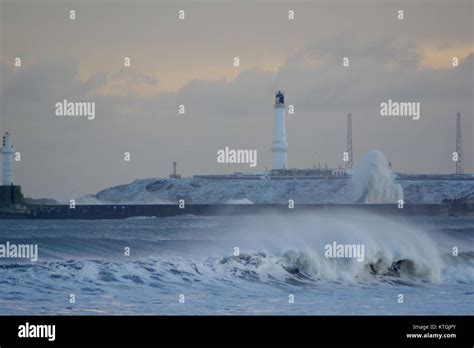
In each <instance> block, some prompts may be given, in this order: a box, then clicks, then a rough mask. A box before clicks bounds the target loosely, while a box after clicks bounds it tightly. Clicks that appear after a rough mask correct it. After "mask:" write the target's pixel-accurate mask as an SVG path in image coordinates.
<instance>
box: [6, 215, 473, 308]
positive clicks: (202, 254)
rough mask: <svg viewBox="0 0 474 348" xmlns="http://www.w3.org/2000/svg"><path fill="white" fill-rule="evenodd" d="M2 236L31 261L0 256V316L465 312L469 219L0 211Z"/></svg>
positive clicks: (469, 302) (469, 291) (469, 295)
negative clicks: (30, 254)
mask: <svg viewBox="0 0 474 348" xmlns="http://www.w3.org/2000/svg"><path fill="white" fill-rule="evenodd" d="M7 241H8V242H10V243H17V244H22V243H24V244H38V250H39V259H38V261H36V262H32V261H30V260H25V259H13V258H8V259H7V258H0V314H14V315H24V314H64V315H68V314H70V315H75V314H98V315H101V314H193V315H194V314H288V315H297V314H311V315H318V314H325V315H332V314H368V315H369V314H474V286H473V285H474V217H417V218H411V219H407V218H399V217H398V218H396V219H390V218H382V217H378V216H374V215H370V214H361V213H360V212H358V213H357V214H355V213H352V212H345V213H337V214H336V213H329V212H326V213H321V214H305V215H292V216H277V215H268V216H232V217H229V216H223V217H202V216H184V217H170V218H133V219H128V220H102V221H67V220H62V221H61V220H50V221H46V220H44V221H42V220H16V221H15V220H0V244H5V243H6V242H7ZM334 241H335V242H337V243H348V244H355V243H357V244H363V245H364V247H365V257H364V260H363V261H362V262H359V261H357V260H356V259H353V258H339V259H331V258H327V257H325V253H324V250H325V249H324V248H325V245H326V244H329V243H332V242H334ZM454 247H457V248H458V250H459V254H458V255H457V256H453V248H454ZM126 248H129V250H130V255H129V256H126V255H125V251H126V250H128V249H126ZM237 248H238V249H237ZM237 251H238V253H237ZM71 294H74V297H75V303H71V302H70V298H71V297H70V295H71ZM400 295H403V303H399V299H400ZM290 299H294V303H290V302H292V301H289V300H290ZM180 300H181V301H180ZM183 300H184V301H183Z"/></svg>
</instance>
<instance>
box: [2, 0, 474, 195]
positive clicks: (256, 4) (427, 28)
mask: <svg viewBox="0 0 474 348" xmlns="http://www.w3.org/2000/svg"><path fill="white" fill-rule="evenodd" d="M0 4H1V5H0V40H1V41H0V102H1V105H0V131H1V132H2V133H3V132H4V131H9V132H11V133H12V134H13V141H14V145H15V148H16V150H17V151H20V152H21V154H22V161H21V162H20V163H15V166H14V176H15V183H16V184H19V185H22V186H23V192H24V194H25V195H26V196H32V197H52V198H57V199H61V200H66V199H69V198H72V197H77V196H80V195H83V194H88V193H95V192H97V191H99V190H101V189H103V188H106V187H110V186H113V185H118V184H123V183H127V182H130V181H133V180H134V179H136V178H150V177H159V176H168V174H169V173H170V172H171V168H172V166H171V163H172V162H173V161H177V162H178V171H179V172H180V173H181V174H183V175H185V176H189V175H192V174H205V173H206V174H209V173H230V172H233V171H250V170H251V168H249V167H248V165H234V166H231V165H223V164H218V163H217V161H216V152H217V150H218V149H222V148H224V147H226V146H229V147H230V148H234V149H257V150H258V166H257V168H256V170H257V171H263V170H265V168H266V167H271V150H270V146H271V142H272V131H273V101H274V93H275V91H276V90H277V89H282V90H283V91H284V92H285V96H286V102H287V104H293V105H294V106H295V114H294V115H291V116H288V118H287V140H288V144H289V147H288V165H289V166H290V167H298V168H309V167H312V166H313V164H315V163H316V164H317V163H318V162H320V163H321V165H324V164H325V163H327V164H328V166H330V167H337V166H338V165H339V164H342V153H343V151H344V150H345V137H346V117H347V113H348V112H352V117H353V142H354V157H355V158H354V159H355V162H357V161H358V160H359V159H360V158H361V157H362V156H363V155H364V154H365V153H367V152H368V151H369V150H370V149H380V150H381V151H382V152H383V153H384V154H385V156H386V157H387V159H388V160H389V161H390V162H391V163H392V166H393V168H394V169H395V170H396V171H401V172H409V173H414V172H415V173H449V172H453V171H454V165H453V162H452V160H451V155H452V152H453V151H455V141H456V139H455V135H456V133H455V131H456V111H457V110H458V109H459V110H460V111H461V113H462V116H463V137H464V152H465V153H464V161H465V170H466V171H468V172H473V169H474V166H473V162H474V161H473V158H474V152H473V149H474V146H473V145H474V143H473V138H474V128H473V127H474V125H473V116H472V115H473V78H474V76H473V74H474V72H473V64H474V47H473V37H474V29H473V2H472V1H470V0H469V1H453V0H450V1H448V0H446V1H410V2H408V1H363V2H361V1H316V0H315V1H287V2H284V1H240V2H237V1H232V2H230V1H169V2H165V1H121V2H117V1H114V2H112V1H41V0H39V1H18V0H15V1H9V0H7V1H5V0H0ZM71 9H74V10H75V11H76V19H75V20H70V19H69V11H70V10H71ZM181 9H183V10H185V16H186V17H185V20H184V21H183V20H179V19H178V11H179V10H181ZM290 9H292V10H294V11H295V19H294V20H289V19H288V11H289V10H290ZM400 9H401V10H404V16H405V18H404V19H403V20H398V19H397V11H398V10H400ZM346 56H347V57H349V59H350V67H349V68H344V67H343V66H342V59H343V57H346ZM15 57H21V60H22V66H21V67H15V66H14V59H15ZM124 57H130V58H131V67H124V66H123V59H124ZM234 57H239V58H240V67H238V68H236V67H234V66H233V58H234ZM453 57H458V58H459V60H460V64H459V66H458V67H456V68H453V67H452V58H453ZM63 99H67V100H69V101H90V102H95V103H96V118H95V120H87V119H85V118H64V117H56V116H55V104H56V103H57V102H60V101H62V100H63ZM388 99H392V100H393V101H400V102H404V101H409V102H420V103H421V119H420V120H416V121H415V120H412V119H411V118H395V117H391V118H390V117H382V116H380V103H381V102H386V101H387V100H388ZM180 104H183V105H185V108H186V114H185V115H179V114H178V106H179V105H180ZM124 152H130V153H131V162H130V163H126V162H124V160H123V157H124V156H123V154H124ZM252 170H255V169H253V168H252Z"/></svg>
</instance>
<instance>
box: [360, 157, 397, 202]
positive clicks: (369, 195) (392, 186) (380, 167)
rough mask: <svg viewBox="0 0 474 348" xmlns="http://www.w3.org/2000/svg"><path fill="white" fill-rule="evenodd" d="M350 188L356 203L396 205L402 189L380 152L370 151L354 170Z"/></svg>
mask: <svg viewBox="0 0 474 348" xmlns="http://www.w3.org/2000/svg"><path fill="white" fill-rule="evenodd" d="M351 187H352V192H353V195H354V201H355V202H356V203H397V202H398V200H400V199H403V189H402V187H401V185H400V184H397V183H395V175H394V174H393V172H392V170H391V169H390V165H389V164H388V162H387V160H386V159H385V157H384V155H383V154H382V152H380V151H379V150H372V151H370V152H369V153H367V154H366V155H365V157H364V158H363V159H362V161H360V162H359V163H358V164H357V165H356V166H355V168H354V170H353V172H352V177H351Z"/></svg>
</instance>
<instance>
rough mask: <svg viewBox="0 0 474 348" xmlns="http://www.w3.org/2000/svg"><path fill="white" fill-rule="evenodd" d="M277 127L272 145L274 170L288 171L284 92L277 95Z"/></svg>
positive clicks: (275, 126) (275, 106) (274, 129)
mask: <svg viewBox="0 0 474 348" xmlns="http://www.w3.org/2000/svg"><path fill="white" fill-rule="evenodd" d="M273 109H274V112H275V125H274V128H273V144H272V169H273V170H279V169H286V168H288V167H287V153H286V151H287V149H288V143H287V142H286V125H285V96H284V95H283V92H281V91H278V92H277V93H276V95H275V105H274V107H273Z"/></svg>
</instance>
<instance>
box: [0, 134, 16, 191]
mask: <svg viewBox="0 0 474 348" xmlns="http://www.w3.org/2000/svg"><path fill="white" fill-rule="evenodd" d="M1 152H2V157H3V172H2V185H4V186H10V185H12V184H13V153H14V152H15V150H14V149H13V143H12V136H11V134H10V133H8V132H7V133H5V135H4V136H3V147H2V151H1Z"/></svg>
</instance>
